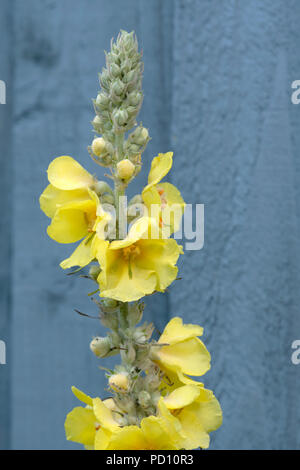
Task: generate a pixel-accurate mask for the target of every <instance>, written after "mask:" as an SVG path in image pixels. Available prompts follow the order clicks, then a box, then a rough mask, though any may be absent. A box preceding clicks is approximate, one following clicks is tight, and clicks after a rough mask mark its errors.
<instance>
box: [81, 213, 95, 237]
mask: <svg viewBox="0 0 300 470" xmlns="http://www.w3.org/2000/svg"><path fill="white" fill-rule="evenodd" d="M96 218H97V214H96V211H91V212H85V213H84V219H85V222H86V225H87V231H88V232H93V228H94V225H95V222H96Z"/></svg>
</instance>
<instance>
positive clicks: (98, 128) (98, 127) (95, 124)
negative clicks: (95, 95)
mask: <svg viewBox="0 0 300 470" xmlns="http://www.w3.org/2000/svg"><path fill="white" fill-rule="evenodd" d="M92 124H93V127H94V129H95V131H96V132H98V133H99V134H100V133H101V132H102V120H101V119H100V117H99V116H95V117H94V119H93V121H92Z"/></svg>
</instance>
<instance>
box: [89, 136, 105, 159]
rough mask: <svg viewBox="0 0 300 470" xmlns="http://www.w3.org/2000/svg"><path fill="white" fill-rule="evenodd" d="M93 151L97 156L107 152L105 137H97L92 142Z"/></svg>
mask: <svg viewBox="0 0 300 470" xmlns="http://www.w3.org/2000/svg"><path fill="white" fill-rule="evenodd" d="M92 151H93V153H94V154H95V155H97V157H100V155H103V154H104V153H105V152H106V145H105V140H104V139H103V137H96V139H94V140H93V142H92Z"/></svg>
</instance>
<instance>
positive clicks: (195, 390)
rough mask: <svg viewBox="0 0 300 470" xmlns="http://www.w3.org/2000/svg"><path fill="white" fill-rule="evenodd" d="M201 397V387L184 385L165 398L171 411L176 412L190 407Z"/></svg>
mask: <svg viewBox="0 0 300 470" xmlns="http://www.w3.org/2000/svg"><path fill="white" fill-rule="evenodd" d="M199 395H200V390H199V387H196V386H195V385H184V386H182V387H179V388H177V389H176V390H174V391H173V392H171V393H170V395H168V396H167V397H165V398H164V403H165V405H166V406H167V408H168V409H169V410H176V409H179V408H183V407H184V406H187V405H190V404H191V403H193V402H194V401H195V400H196V398H197V397H198V396H199Z"/></svg>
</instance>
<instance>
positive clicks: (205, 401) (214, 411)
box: [188, 389, 223, 432]
mask: <svg viewBox="0 0 300 470" xmlns="http://www.w3.org/2000/svg"><path fill="white" fill-rule="evenodd" d="M188 409H190V410H191V411H192V412H194V413H195V414H196V415H197V417H198V419H199V420H200V421H201V423H202V426H203V428H204V430H205V431H206V432H211V431H215V430H216V429H218V428H219V427H220V426H221V424H222V419H223V418H222V409H221V406H220V403H219V402H218V400H217V399H216V397H215V396H214V394H213V393H212V391H211V390H206V389H202V390H200V395H199V397H198V398H197V399H196V400H195V402H194V403H193V404H192V405H190V406H189V408H188Z"/></svg>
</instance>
